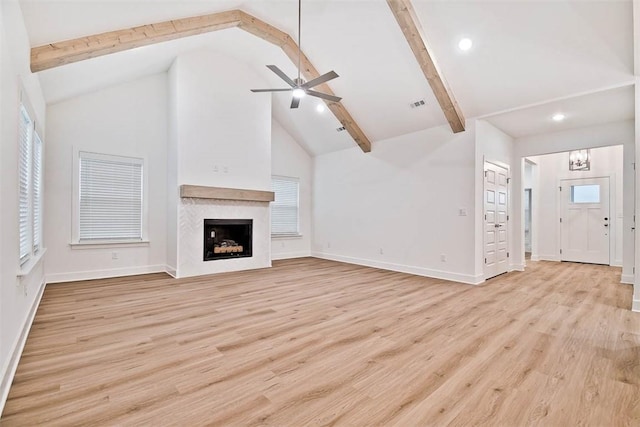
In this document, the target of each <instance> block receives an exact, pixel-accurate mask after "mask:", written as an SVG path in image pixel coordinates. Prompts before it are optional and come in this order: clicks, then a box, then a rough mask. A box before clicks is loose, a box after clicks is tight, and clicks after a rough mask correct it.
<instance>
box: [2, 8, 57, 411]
mask: <svg viewBox="0 0 640 427" xmlns="http://www.w3.org/2000/svg"><path fill="white" fill-rule="evenodd" d="M29 49H30V46H29V39H28V36H27V32H26V29H25V27H24V21H23V18H22V12H21V10H20V4H19V2H18V1H17V0H2V1H1V2H0V95H1V96H0V111H1V113H2V114H1V115H0V120H1V121H0V144H1V145H2V155H1V156H0V185H1V187H0V204H1V206H2V209H1V210H0V212H1V213H0V215H1V216H0V236H2V239H0V379H1V380H2V382H1V383H0V410H1V409H2V407H3V406H4V402H5V399H6V396H7V393H8V392H9V386H10V384H11V380H12V378H13V373H14V372H15V368H16V367H17V360H18V359H17V357H18V356H19V354H20V352H21V350H22V345H24V338H25V337H26V332H27V328H28V327H29V326H30V323H31V320H32V317H31V316H32V313H33V312H34V310H35V306H36V305H37V301H38V300H39V297H40V296H41V291H42V290H43V286H44V273H43V264H42V260H40V262H39V263H37V264H36V265H35V266H34V267H33V269H32V270H31V272H30V274H28V275H27V276H25V277H22V278H20V279H19V278H18V277H17V272H18V270H19V268H20V263H19V250H18V247H19V243H18V241H19V235H18V227H17V224H18V169H17V159H18V109H19V105H20V97H21V86H24V92H23V93H22V95H23V97H24V99H25V100H26V99H27V98H28V101H29V104H30V105H31V113H32V114H33V115H34V117H32V119H34V120H35V121H36V123H37V127H38V129H39V133H40V135H41V136H42V135H43V132H42V131H43V130H44V129H45V126H44V124H45V103H44V98H43V96H42V91H41V89H40V82H39V80H38V78H37V76H35V75H34V74H31V72H30V70H29V54H30V50H29ZM44 144H45V151H46V150H47V149H48V147H47V146H48V141H47V140H46V138H45V141H44ZM45 169H46V165H45ZM44 191H47V183H45V186H44ZM45 215H46V210H45ZM44 243H45V246H46V244H47V241H46V240H45V241H44ZM46 256H48V254H46V255H45V257H46Z"/></svg>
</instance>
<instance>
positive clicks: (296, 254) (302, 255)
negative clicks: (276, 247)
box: [271, 251, 311, 261]
mask: <svg viewBox="0 0 640 427" xmlns="http://www.w3.org/2000/svg"><path fill="white" fill-rule="evenodd" d="M310 256H311V253H310V252H308V251H302V252H283V253H279V254H274V253H273V252H271V260H272V261H276V260H279V259H291V258H305V257H310Z"/></svg>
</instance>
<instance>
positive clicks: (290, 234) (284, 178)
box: [269, 175, 302, 238]
mask: <svg viewBox="0 0 640 427" xmlns="http://www.w3.org/2000/svg"><path fill="white" fill-rule="evenodd" d="M274 180H278V181H287V182H293V183H295V184H296V190H297V196H296V201H297V205H296V231H295V232H281V233H274V232H273V208H274V206H275V203H276V200H274V201H273V202H271V206H270V210H269V213H270V216H271V218H270V221H269V223H270V224H269V225H270V229H271V237H272V238H291V237H302V234H301V233H300V178H296V177H290V176H282V175H272V176H271V189H272V191H274V193H275V188H273V181H274Z"/></svg>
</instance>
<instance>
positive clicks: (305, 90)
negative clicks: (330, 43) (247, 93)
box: [251, 0, 342, 108]
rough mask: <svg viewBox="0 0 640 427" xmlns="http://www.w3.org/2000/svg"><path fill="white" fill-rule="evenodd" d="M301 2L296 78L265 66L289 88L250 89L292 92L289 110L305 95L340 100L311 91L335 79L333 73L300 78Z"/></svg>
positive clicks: (295, 106) (336, 75)
mask: <svg viewBox="0 0 640 427" xmlns="http://www.w3.org/2000/svg"><path fill="white" fill-rule="evenodd" d="M301 1H302V0H298V77H297V78H295V79H291V78H289V76H287V75H286V74H285V73H284V72H283V71H282V70H281V69H280V68H278V67H276V66H275V65H267V68H268V69H270V70H271V71H273V72H274V73H275V74H276V75H277V76H278V77H280V78H281V79H282V80H284V81H285V82H286V83H287V84H288V85H289V86H291V87H289V88H284V89H251V92H289V91H291V92H292V99H291V108H298V106H299V105H300V99H302V98H303V97H304V96H305V95H309V96H315V97H316V98H321V99H324V100H326V101H330V102H340V100H341V99H342V98H340V97H338V96H334V95H329V94H327V93H323V92H318V91H315V90H312V88H314V87H316V86H318V85H321V84H323V83H326V82H328V81H329V80H333V79H335V78H336V77H339V76H338V74H337V73H336V72H335V71H329V72H328V73H325V74H323V75H321V76H320V77H317V78H315V79H313V80H311V81H308V82H305V81H304V80H303V79H302V77H300V60H301V58H302V45H301V42H300V26H301V19H300V17H301V13H300V10H301Z"/></svg>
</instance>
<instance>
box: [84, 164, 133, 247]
mask: <svg viewBox="0 0 640 427" xmlns="http://www.w3.org/2000/svg"><path fill="white" fill-rule="evenodd" d="M79 160H80V171H79V176H80V181H79V184H80V188H79V190H80V191H79V193H80V212H79V222H80V224H79V226H80V227H79V239H80V241H87V240H141V239H142V205H143V203H142V202H143V199H142V188H143V186H142V176H143V175H142V166H143V161H142V159H137V158H130V157H117V156H106V155H101V154H94V153H85V152H80V153H79Z"/></svg>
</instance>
